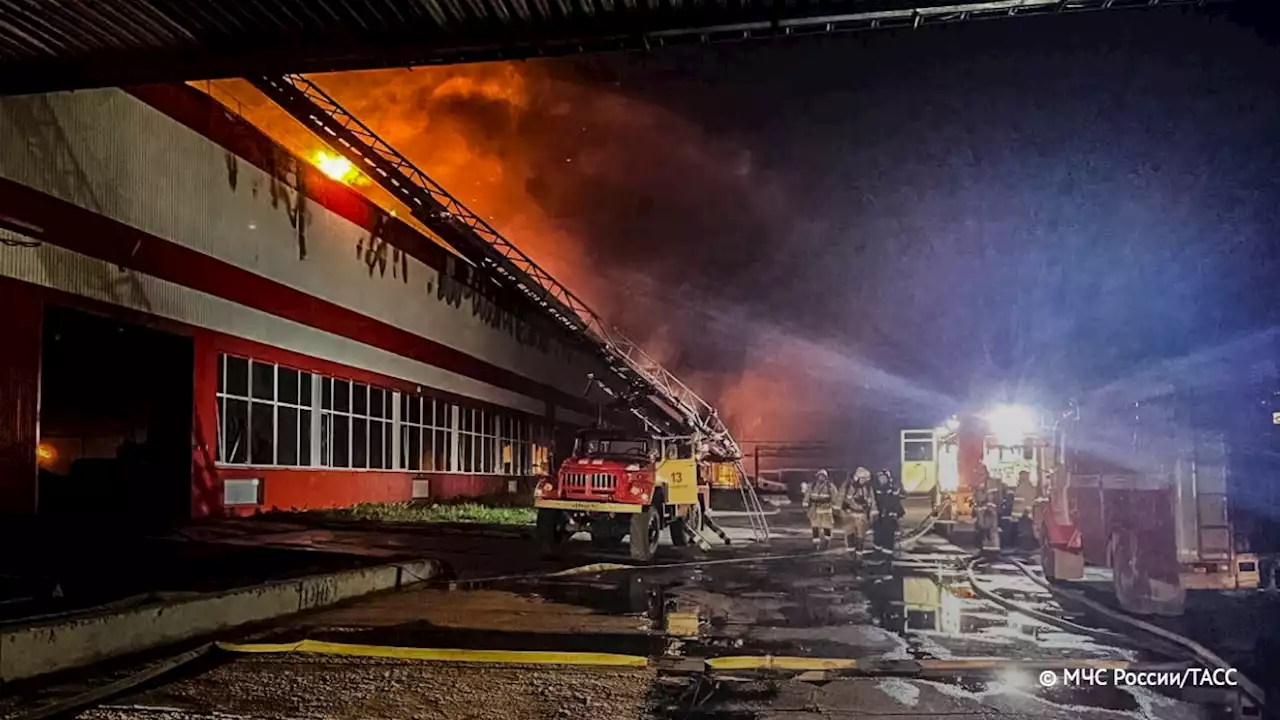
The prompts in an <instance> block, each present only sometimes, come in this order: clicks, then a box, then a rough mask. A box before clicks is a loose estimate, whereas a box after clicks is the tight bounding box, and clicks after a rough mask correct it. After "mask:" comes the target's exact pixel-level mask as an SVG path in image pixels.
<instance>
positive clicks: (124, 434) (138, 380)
mask: <svg viewBox="0 0 1280 720" xmlns="http://www.w3.org/2000/svg"><path fill="white" fill-rule="evenodd" d="M192 362H193V360H192V348H191V340H190V338H186V337H182V336H178V335H173V334H171V333H166V332H161V331H158V330H153V329H151V328H147V327H143V326H141V325H135V324H132V323H124V322H119V321H116V320H112V319H109V318H105V317H101V316H98V315H92V314H89V313H84V312H80V311H76V310H71V309H67V308H62V307H55V306H47V307H46V308H45V313H44V346H43V357H42V361H41V372H40V448H39V459H40V465H41V469H40V495H39V505H38V507H39V513H40V514H41V515H46V516H57V515H77V516H82V517H84V518H85V519H90V518H96V519H100V520H104V521H109V522H111V523H112V524H113V525H117V526H119V525H121V524H122V523H120V521H121V520H127V521H128V523H129V525H130V526H132V527H134V528H135V529H138V530H142V529H152V528H156V527H158V526H164V525H168V524H170V523H173V522H176V521H180V520H183V519H185V518H188V517H189V516H190V494H191V412H192V409H191V402H192V367H193V365H192Z"/></svg>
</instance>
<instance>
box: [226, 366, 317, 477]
mask: <svg viewBox="0 0 1280 720" xmlns="http://www.w3.org/2000/svg"><path fill="white" fill-rule="evenodd" d="M311 383H312V375H311V373H308V372H302V371H300V370H294V369H293V368H287V367H281V366H279V365H276V364H274V363H264V362H259V361H257V360H248V359H246V358H241V357H234V356H231V355H219V356H218V392H217V402H218V462H221V463H226V464H229V465H282V466H286V467H306V466H310V465H311V464H312V463H311V418H312V401H311Z"/></svg>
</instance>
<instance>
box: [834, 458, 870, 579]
mask: <svg viewBox="0 0 1280 720" xmlns="http://www.w3.org/2000/svg"><path fill="white" fill-rule="evenodd" d="M874 507H875V494H874V493H873V491H872V489H871V471H870V470H868V469H866V468H864V467H860V468H858V469H857V470H855V471H854V472H853V476H852V477H850V478H849V482H848V483H846V484H845V486H844V489H843V490H842V491H841V492H840V518H841V521H842V524H843V525H844V546H845V549H846V550H853V551H854V552H855V553H857V557H858V558H861V557H862V547H863V545H864V544H865V542H866V538H867V529H868V528H869V527H871V511H872V509H873V508H874Z"/></svg>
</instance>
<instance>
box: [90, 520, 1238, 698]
mask: <svg viewBox="0 0 1280 720" xmlns="http://www.w3.org/2000/svg"><path fill="white" fill-rule="evenodd" d="M772 523H773V525H774V526H775V528H776V530H775V533H774V537H775V539H774V541H773V543H771V545H770V547H768V548H767V549H766V548H760V547H752V546H751V545H749V544H739V545H735V546H732V547H728V548H725V547H719V548H715V549H714V550H713V551H712V552H711V553H710V554H709V555H701V554H697V553H694V552H691V551H688V550H684V549H677V548H670V547H664V548H663V549H662V551H661V553H660V556H659V561H660V562H663V563H673V564H676V566H673V567H659V568H651V569H643V570H633V571H623V572H598V573H595V574H582V575H571V576H562V577H557V578H546V577H544V578H537V579H507V580H497V581H494V582H488V583H482V584H481V586H480V587H477V588H474V589H464V590H449V589H446V588H422V589H415V590H410V591H407V592H401V593H397V594H393V595H384V596H380V597H374V598H368V599H365V600H361V601H358V602H355V603H352V604H349V605H347V606H345V607H341V608H337V609H333V610H328V611H322V612H318V613H315V614H311V615H308V616H305V617H298V618H295V619H292V620H289V621H286V622H283V623H280V624H278V625H276V626H275V627H273V628H271V629H269V630H268V631H266V632H265V633H262V634H259V635H256V636H254V637H253V638H251V640H252V641H254V642H285V641H294V640H301V639H312V640H324V641H333V642H340V643H358V644H373V645H393V646H400V647H423V648H461V649H503V650H551V651H562V652H568V651H591V652H610V653H625V654H633V655H642V656H646V657H649V658H667V659H668V662H670V661H671V660H672V659H674V658H681V657H684V658H712V657H723V656H737V655H766V654H767V655H775V656H778V655H789V656H801V657H809V658H814V657H823V658H855V659H861V660H879V661H891V660H910V659H916V660H920V659H944V660H945V659H965V658H991V657H998V658H1006V659H1018V660H1028V661H1037V660H1038V661H1046V662H1051V663H1052V662H1063V661H1068V660H1129V661H1139V662H1150V661H1164V660H1165V658H1163V657H1157V656H1155V655H1153V654H1151V653H1150V652H1148V651H1146V650H1142V649H1140V648H1137V647H1129V646H1126V644H1123V643H1120V644H1116V643H1108V642H1100V641H1097V640H1094V639H1091V638H1090V637H1088V636H1085V635H1082V634H1076V633H1068V632H1063V631H1061V630H1058V629H1057V628H1054V627H1052V626H1049V625H1046V624H1043V623H1041V622H1038V621H1035V620H1032V619H1031V618H1028V617H1024V616H1022V615H1020V614H1016V613H1009V612H1007V611H1005V610H1004V609H1002V608H1001V607H999V606H998V605H996V604H994V603H990V602H987V601H984V600H981V599H978V598H977V597H975V596H974V593H973V591H972V588H970V587H969V586H968V584H967V580H966V579H965V577H964V575H963V573H962V572H960V568H961V566H962V564H963V561H964V558H965V557H966V554H965V553H964V552H963V551H961V550H960V549H959V548H957V547H955V546H954V545H950V544H948V543H946V542H945V541H942V540H941V539H939V538H932V537H930V538H926V539H925V540H923V541H922V542H920V543H919V544H917V545H916V546H915V547H914V548H913V549H912V551H911V552H909V553H903V554H901V555H900V556H899V557H898V558H896V559H894V560H893V561H892V562H868V563H865V564H863V565H862V566H855V565H854V564H853V563H852V562H851V561H850V559H849V558H848V557H847V556H843V555H835V556H833V555H827V556H808V557H805V556H802V555H803V554H804V553H807V552H808V551H809V547H808V543H807V542H806V541H805V540H804V536H805V535H806V534H807V532H806V531H805V528H804V527H803V517H802V516H801V515H800V514H799V513H798V512H795V511H784V512H782V513H780V514H779V515H778V516H775V517H774V518H772ZM724 524H726V525H729V526H731V532H732V533H733V534H734V535H735V536H737V537H738V538H740V539H744V538H745V537H746V536H748V535H749V532H748V531H747V530H746V528H745V524H744V522H743V521H741V520H740V519H731V518H726V519H724ZM462 537H464V536H457V538H462ZM341 538H342V536H341V535H338V536H334V538H332V541H335V542H336V541H338V540H340V539H341ZM402 541H404V542H408V541H406V540H403V539H401V540H395V542H402ZM386 542H388V543H390V542H392V540H390V539H387V540H386ZM433 542H436V541H435V540H433ZM450 542H457V543H460V544H459V545H455V546H453V547H452V550H451V551H453V552H456V553H458V554H459V556H461V555H465V551H464V550H463V548H464V547H465V546H467V545H468V543H469V542H470V541H464V540H461V539H455V540H453V541H450ZM527 545H528V541H527V540H525V539H522V538H506V539H505V540H504V539H501V538H497V537H490V538H482V539H480V540H476V545H475V547H477V548H480V549H481V550H480V551H479V552H489V553H493V554H494V555H496V556H501V557H500V558H498V557H494V558H493V560H492V561H488V560H486V561H483V562H482V563H481V564H482V565H486V564H487V563H489V562H492V565H491V566H489V567H488V568H487V570H500V572H492V573H490V572H487V571H486V572H476V573H472V577H489V576H491V575H503V574H508V573H506V572H505V571H506V570H507V569H511V568H514V567H515V566H517V565H518V566H520V568H519V569H522V570H523V572H524V573H536V572H538V571H540V570H541V571H545V570H548V569H555V568H558V567H560V566H561V565H562V564H564V563H567V562H572V563H574V564H583V562H582V561H586V562H601V561H606V562H607V561H615V560H618V559H621V553H619V554H618V555H617V556H612V555H610V554H604V555H600V554H596V553H594V552H593V551H592V550H591V549H590V546H589V545H588V544H587V543H585V542H582V543H575V544H574V547H573V548H572V549H573V557H572V558H566V559H562V560H559V561H555V562H553V563H551V564H550V565H547V564H545V563H544V562H543V561H536V562H526V561H525V560H523V559H522V558H526V557H527V555H526V554H525V553H526V552H527V551H526V546H527ZM775 554H795V555H796V557H791V558H788V559H781V560H779V559H769V558H768V557H762V556H768V555H775ZM697 559H710V560H713V561H718V560H725V561H733V562H724V563H712V564H685V565H681V564H679V563H683V562H686V561H693V560H697ZM456 562H458V561H457V560H455V563H456ZM979 580H980V582H982V583H984V584H985V585H986V586H989V587H991V588H993V589H994V590H995V591H996V592H997V593H998V594H1000V595H1002V596H1004V597H1006V598H1009V599H1012V600H1015V601H1018V602H1023V603H1026V604H1029V605H1032V606H1034V607H1035V608H1036V609H1038V610H1040V611H1041V612H1045V613H1048V614H1051V615H1055V616H1059V617H1064V618H1070V619H1072V620H1074V621H1076V622H1078V623H1082V624H1085V625H1090V626H1092V625H1093V622H1092V621H1091V619H1090V618H1086V617H1081V616H1078V615H1076V614H1074V613H1072V612H1069V611H1068V610H1066V609H1064V608H1062V607H1060V606H1059V605H1058V604H1057V603H1056V602H1054V601H1053V599H1052V598H1051V597H1050V596H1048V595H1047V594H1046V593H1045V592H1044V591H1042V590H1041V589H1040V588H1039V587H1038V586H1036V585H1034V584H1033V583H1031V582H1029V581H1028V580H1026V579H1025V578H1024V577H1023V576H1021V575H1020V574H1017V573H1016V571H1014V570H1013V569H1012V568H1007V567H1001V566H999V565H997V566H995V567H994V568H992V569H991V570H989V571H986V572H985V573H984V574H983V576H982V577H980V578H979ZM1221 701H1223V698H1216V697H1215V698H1208V699H1205V698H1195V699H1193V698H1190V697H1181V696H1177V695H1175V694H1162V693H1159V692H1156V691H1154V690H1150V689H1140V688H1095V689H1089V690H1081V689H1063V688H1061V687H1057V688H1053V689H1049V690H1046V689H1043V688H1040V687H1039V686H1038V683H1037V682H1036V680H1035V678H1034V677H1031V676H1030V675H1029V674H1027V673H1002V674H1000V675H999V676H994V677H993V676H985V677H979V676H969V675H965V676H939V677H936V678H934V679H929V680H924V679H918V678H904V677H885V676H881V677H840V678H833V677H805V676H801V677H796V676H795V674H794V673H792V674H777V675H762V674H760V673H753V672H747V671H743V672H733V673H718V674H716V675H714V676H712V675H707V674H703V673H693V674H690V673H689V672H687V671H678V672H677V671H674V670H671V669H661V670H660V669H656V668H654V667H652V666H651V667H650V668H647V669H617V668H599V669H596V668H562V667H547V666H510V665H507V666H491V665H479V664H470V665H468V664H448V663H440V662H424V661H406V660H392V659H370V658H352V657H343V656H329V655H312V654H302V653H291V654H273V655H223V656H219V658H218V659H217V661H216V662H211V663H206V664H202V665H197V666H194V667H192V668H189V669H187V670H185V671H181V672H180V673H179V674H178V675H177V676H175V677H171V678H169V679H167V680H165V681H164V682H160V683H155V684H152V685H151V686H148V687H144V688H140V689H137V690H135V691H133V692H132V693H130V694H128V695H126V696H123V697H116V698H114V699H112V700H110V701H108V702H106V703H104V704H102V705H99V706H98V707H96V708H94V709H91V710H87V711H84V712H82V713H80V715H79V716H78V717H81V718H85V719H86V720H97V719H99V718H112V719H120V720H152V719H153V718H154V719H155V720H160V719H162V718H163V719H166V720H168V719H171V718H172V719H174V720H177V719H179V718H215V717H217V718H229V717H237V718H264V719H271V720H275V719H279V720H285V719H290V720H292V719H294V718H297V719H303V718H306V719H308V720H312V719H316V718H369V717H385V718H441V719H447V720H461V719H463V718H467V719H472V718H495V719H500V720H505V719H507V718H512V719H514V718H520V719H521V720H524V719H534V718H584V719H585V718H593V719H594V718H618V719H619V720H621V719H622V718H665V717H689V718H706V719H708V720H710V719H712V718H715V719H719V720H724V719H727V718H773V719H778V720H782V719H786V720H798V719H800V718H835V717H849V716H855V715H859V716H861V715H868V716H885V715H892V716H895V717H903V718H913V717H936V716H951V715H978V716H986V717H994V716H1001V717H1015V718H1021V717H1026V718H1031V717H1037V718H1046V717H1047V718H1059V717H1060V718H1067V717H1073V718H1074V717H1098V718H1112V717H1122V716H1123V717H1128V718H1161V719H1164V718H1171V719H1172V718H1210V717H1229V714H1227V712H1226V710H1225V709H1224V707H1223V706H1220V705H1218V703H1219V702H1221Z"/></svg>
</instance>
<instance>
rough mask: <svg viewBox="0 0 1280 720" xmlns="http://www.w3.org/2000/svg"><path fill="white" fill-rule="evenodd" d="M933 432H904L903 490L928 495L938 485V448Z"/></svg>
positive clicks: (913, 493)
mask: <svg viewBox="0 0 1280 720" xmlns="http://www.w3.org/2000/svg"><path fill="white" fill-rule="evenodd" d="M936 444H937V442H936V440H935V438H934V431H933V430H903V431H902V489H903V490H906V491H907V492H908V493H909V494H912V495H926V494H928V493H931V492H933V489H934V487H936V486H937V484H938V463H937V447H936Z"/></svg>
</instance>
